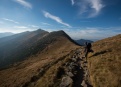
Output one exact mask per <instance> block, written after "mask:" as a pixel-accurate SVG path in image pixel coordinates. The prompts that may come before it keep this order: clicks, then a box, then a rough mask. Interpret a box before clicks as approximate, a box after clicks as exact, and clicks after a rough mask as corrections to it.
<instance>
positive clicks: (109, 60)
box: [88, 35, 121, 87]
mask: <svg viewBox="0 0 121 87" xmlns="http://www.w3.org/2000/svg"><path fill="white" fill-rule="evenodd" d="M93 50H94V54H90V55H89V58H88V68H89V71H90V79H91V82H92V85H93V86H94V87H121V67H120V66H121V35H117V36H114V37H111V38H107V39H104V40H100V41H97V42H95V43H94V44H93Z"/></svg>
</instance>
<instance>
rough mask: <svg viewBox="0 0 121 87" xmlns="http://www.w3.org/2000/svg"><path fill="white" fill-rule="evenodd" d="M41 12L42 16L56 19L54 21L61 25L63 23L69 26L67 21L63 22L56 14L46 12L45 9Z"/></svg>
mask: <svg viewBox="0 0 121 87" xmlns="http://www.w3.org/2000/svg"><path fill="white" fill-rule="evenodd" d="M43 14H44V16H45V17H46V18H50V19H52V20H54V21H56V22H58V23H60V24H62V25H65V26H67V27H71V26H70V25H69V24H68V23H65V22H63V21H62V19H60V18H59V17H57V16H54V15H52V14H50V13H49V12H47V11H43Z"/></svg>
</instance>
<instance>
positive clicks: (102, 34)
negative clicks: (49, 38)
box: [66, 27, 121, 40]
mask: <svg viewBox="0 0 121 87" xmlns="http://www.w3.org/2000/svg"><path fill="white" fill-rule="evenodd" d="M66 33H68V34H69V35H70V36H71V37H72V38H73V39H81V38H82V39H90V40H99V39H104V38H107V37H111V36H114V35H117V34H121V27H110V28H101V27H86V28H80V29H75V30H66Z"/></svg>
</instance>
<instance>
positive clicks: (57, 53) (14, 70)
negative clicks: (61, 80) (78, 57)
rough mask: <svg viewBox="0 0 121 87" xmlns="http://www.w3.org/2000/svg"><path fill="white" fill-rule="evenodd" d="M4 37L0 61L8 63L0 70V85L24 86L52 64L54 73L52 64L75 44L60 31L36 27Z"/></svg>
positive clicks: (73, 47)
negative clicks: (33, 29) (49, 30)
mask: <svg viewBox="0 0 121 87" xmlns="http://www.w3.org/2000/svg"><path fill="white" fill-rule="evenodd" d="M38 32H39V33H38ZM41 33H42V34H41ZM6 38H7V39H8V40H5V39H3V40H1V43H0V44H1V45H2V46H1V47H0V48H1V49H4V50H5V51H4V52H5V53H6V54H5V55H3V56H5V57H2V58H3V59H4V61H6V62H4V61H2V62H1V63H2V66H3V65H4V66H6V64H7V65H9V64H11V66H9V67H8V66H7V68H6V69H5V68H3V69H2V70H1V71H0V87H5V86H7V87H8V86H9V87H17V86H19V87H27V86H29V85H30V83H32V82H34V81H36V80H37V79H39V78H40V77H43V74H45V72H46V71H47V70H48V69H50V68H51V67H54V66H55V67H54V71H55V73H53V74H56V70H57V68H58V67H59V65H57V66H56V65H55V64H57V63H58V62H59V61H60V60H63V59H65V58H66V56H67V55H68V54H69V53H70V52H71V51H72V50H75V49H76V48H78V47H79V46H78V45H76V43H75V42H74V41H73V40H72V39H71V38H70V37H69V36H68V35H67V34H66V33H65V32H64V31H55V32H50V33H49V32H46V31H43V30H37V31H34V32H24V33H21V34H18V35H15V36H12V37H6ZM4 43H5V44H4ZM1 52H2V50H1ZM10 52H11V53H10ZM8 54H9V56H8ZM11 54H12V55H11ZM41 70H42V71H43V72H42V73H40V71H41ZM52 71H53V70H52ZM47 79H49V78H47ZM43 84H45V83H43ZM48 84H49V83H48Z"/></svg>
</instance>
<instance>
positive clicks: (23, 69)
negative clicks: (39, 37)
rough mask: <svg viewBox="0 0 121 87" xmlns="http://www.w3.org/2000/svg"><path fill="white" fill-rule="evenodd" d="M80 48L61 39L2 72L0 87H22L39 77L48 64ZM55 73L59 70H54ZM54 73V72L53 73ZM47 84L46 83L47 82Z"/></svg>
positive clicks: (0, 72) (65, 39)
mask: <svg viewBox="0 0 121 87" xmlns="http://www.w3.org/2000/svg"><path fill="white" fill-rule="evenodd" d="M76 48H78V46H76V45H74V44H73V43H72V42H70V41H69V40H68V39H67V38H65V37H60V38H59V39H58V40H57V41H56V42H53V43H51V44H50V45H49V46H48V47H47V48H46V49H45V50H43V51H42V52H39V53H38V54H36V55H33V56H31V57H30V58H28V60H25V61H23V62H20V63H17V64H15V65H14V66H13V67H11V68H8V69H5V70H1V71H0V87H21V86H23V85H24V84H25V83H27V82H30V81H31V78H32V77H33V76H37V75H38V73H39V70H40V69H41V68H42V67H44V66H47V65H48V64H50V63H52V62H54V61H56V60H58V59H59V58H62V57H63V56H65V55H67V54H69V53H70V51H72V50H74V49H76ZM52 69H54V70H55V71H57V70H58V68H52ZM52 73H53V72H52ZM45 84H46V81H45Z"/></svg>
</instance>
